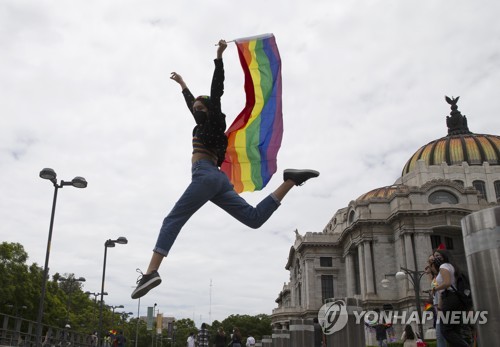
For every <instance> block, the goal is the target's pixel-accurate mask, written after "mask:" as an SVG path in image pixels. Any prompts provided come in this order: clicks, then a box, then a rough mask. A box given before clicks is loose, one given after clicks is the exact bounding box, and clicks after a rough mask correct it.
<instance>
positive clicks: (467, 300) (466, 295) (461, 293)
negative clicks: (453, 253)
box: [451, 273, 472, 310]
mask: <svg viewBox="0 0 500 347" xmlns="http://www.w3.org/2000/svg"><path fill="white" fill-rule="evenodd" d="M451 288H452V289H453V291H454V292H455V294H457V295H458V298H459V299H460V302H461V303H462V305H463V308H464V309H465V310H470V309H472V292H471V289H470V282H469V279H468V278H467V276H466V275H465V274H464V273H460V274H459V275H458V276H457V278H456V287H454V286H451Z"/></svg>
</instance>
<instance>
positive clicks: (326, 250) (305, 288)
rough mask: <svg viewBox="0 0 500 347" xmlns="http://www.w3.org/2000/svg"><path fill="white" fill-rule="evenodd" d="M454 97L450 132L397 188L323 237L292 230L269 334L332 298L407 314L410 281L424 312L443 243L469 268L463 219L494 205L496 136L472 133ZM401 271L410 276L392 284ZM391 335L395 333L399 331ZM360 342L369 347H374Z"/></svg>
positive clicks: (419, 154)
mask: <svg viewBox="0 0 500 347" xmlns="http://www.w3.org/2000/svg"><path fill="white" fill-rule="evenodd" d="M458 99H459V98H458V97H457V98H448V97H446V101H447V102H448V104H450V106H451V112H450V116H447V117H446V124H447V126H448V134H447V135H446V136H444V137H442V138H440V139H437V140H434V141H432V142H430V143H428V144H426V145H424V146H422V147H421V148H420V149H418V150H417V151H416V152H415V154H413V155H412V156H411V157H410V158H409V159H408V161H407V162H406V164H405V165H404V167H403V170H402V174H401V177H399V178H398V180H397V181H396V182H394V184H392V185H389V186H386V187H380V188H376V189H373V190H371V191H369V192H367V193H365V194H363V195H361V196H360V197H358V198H357V199H355V200H353V201H351V202H350V203H349V205H348V206H347V207H344V208H342V209H340V210H338V211H337V212H336V213H335V214H334V215H333V217H332V218H331V220H330V221H329V222H328V223H327V225H326V226H325V228H324V230H323V231H322V232H307V233H305V235H301V234H300V233H299V232H298V231H296V239H295V243H294V245H293V246H292V247H291V248H290V252H289V256H288V262H287V263H286V265H285V268H286V270H288V271H289V272H290V281H289V282H288V283H285V284H284V286H283V290H282V291H281V292H280V293H279V295H278V298H277V299H276V303H277V305H278V307H277V308H275V309H274V310H273V314H272V322H273V327H274V328H276V329H285V330H286V329H288V327H289V324H290V320H292V319H308V318H314V317H317V314H318V310H319V309H320V308H321V306H322V305H323V304H324V303H325V302H328V301H329V300H332V299H339V298H355V299H357V302H358V304H359V306H361V307H362V309H363V310H365V311H368V310H374V309H379V310H387V309H392V310H397V311H405V310H406V311H408V310H409V311H414V310H415V309H416V306H417V305H416V302H417V295H416V292H415V289H414V285H413V282H414V281H412V279H415V280H416V281H418V283H417V284H416V286H418V285H420V291H419V293H418V294H419V295H418V297H419V299H421V300H420V307H422V306H423V304H424V303H425V302H426V301H427V299H428V298H429V296H428V294H426V293H425V292H424V290H428V289H430V279H429V277H428V276H427V275H426V274H424V273H423V270H424V268H425V266H426V265H427V260H428V257H429V255H431V254H432V252H433V250H434V249H436V248H437V247H438V246H440V245H441V246H443V245H444V246H445V247H446V249H447V250H448V251H449V252H450V253H451V254H452V256H453V257H454V259H455V261H456V262H457V265H458V266H459V267H460V268H461V269H462V270H465V271H466V270H467V265H466V261H465V251H464V244H463V240H462V230H461V220H462V218H464V217H465V216H466V215H468V214H470V213H472V212H476V211H478V210H481V209H484V208H489V207H492V206H496V205H498V204H499V202H500V136H497V135H486V134H474V133H472V132H471V131H469V128H468V124H467V118H466V117H465V116H463V115H462V114H461V113H460V111H458V107H457V102H458ZM402 270H404V272H405V273H406V274H407V279H404V280H396V278H395V274H396V273H397V272H400V271H402ZM430 325H432V322H430ZM428 327H429V326H426V327H423V329H422V330H424V332H425V330H426V329H427V328H428ZM394 328H395V330H397V333H396V336H401V333H400V332H401V331H402V327H396V326H395V327H394ZM397 334H399V335H397ZM365 335H366V342H367V344H372V345H375V344H376V341H374V340H373V336H370V335H371V334H369V333H368V332H366V334H365Z"/></svg>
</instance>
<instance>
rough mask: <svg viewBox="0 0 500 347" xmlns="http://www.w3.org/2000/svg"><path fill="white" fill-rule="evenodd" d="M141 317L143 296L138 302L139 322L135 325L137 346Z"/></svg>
mask: <svg viewBox="0 0 500 347" xmlns="http://www.w3.org/2000/svg"><path fill="white" fill-rule="evenodd" d="M140 318H141V298H139V303H138V304H137V324H136V326H135V347H137V340H138V339H139V321H140Z"/></svg>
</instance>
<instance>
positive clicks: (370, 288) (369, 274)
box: [363, 241, 375, 294]
mask: <svg viewBox="0 0 500 347" xmlns="http://www.w3.org/2000/svg"><path fill="white" fill-rule="evenodd" d="M363 247H364V249H365V252H364V253H365V254H364V255H365V274H366V294H374V293H375V286H374V283H373V259H372V250H371V247H370V241H365V242H363Z"/></svg>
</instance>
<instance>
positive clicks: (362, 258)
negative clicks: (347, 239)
mask: <svg viewBox="0 0 500 347" xmlns="http://www.w3.org/2000/svg"><path fill="white" fill-rule="evenodd" d="M358 261H359V274H358V276H359V284H360V289H361V295H362V296H365V295H366V280H365V255H364V251H363V244H362V243H360V244H359V245H358Z"/></svg>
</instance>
